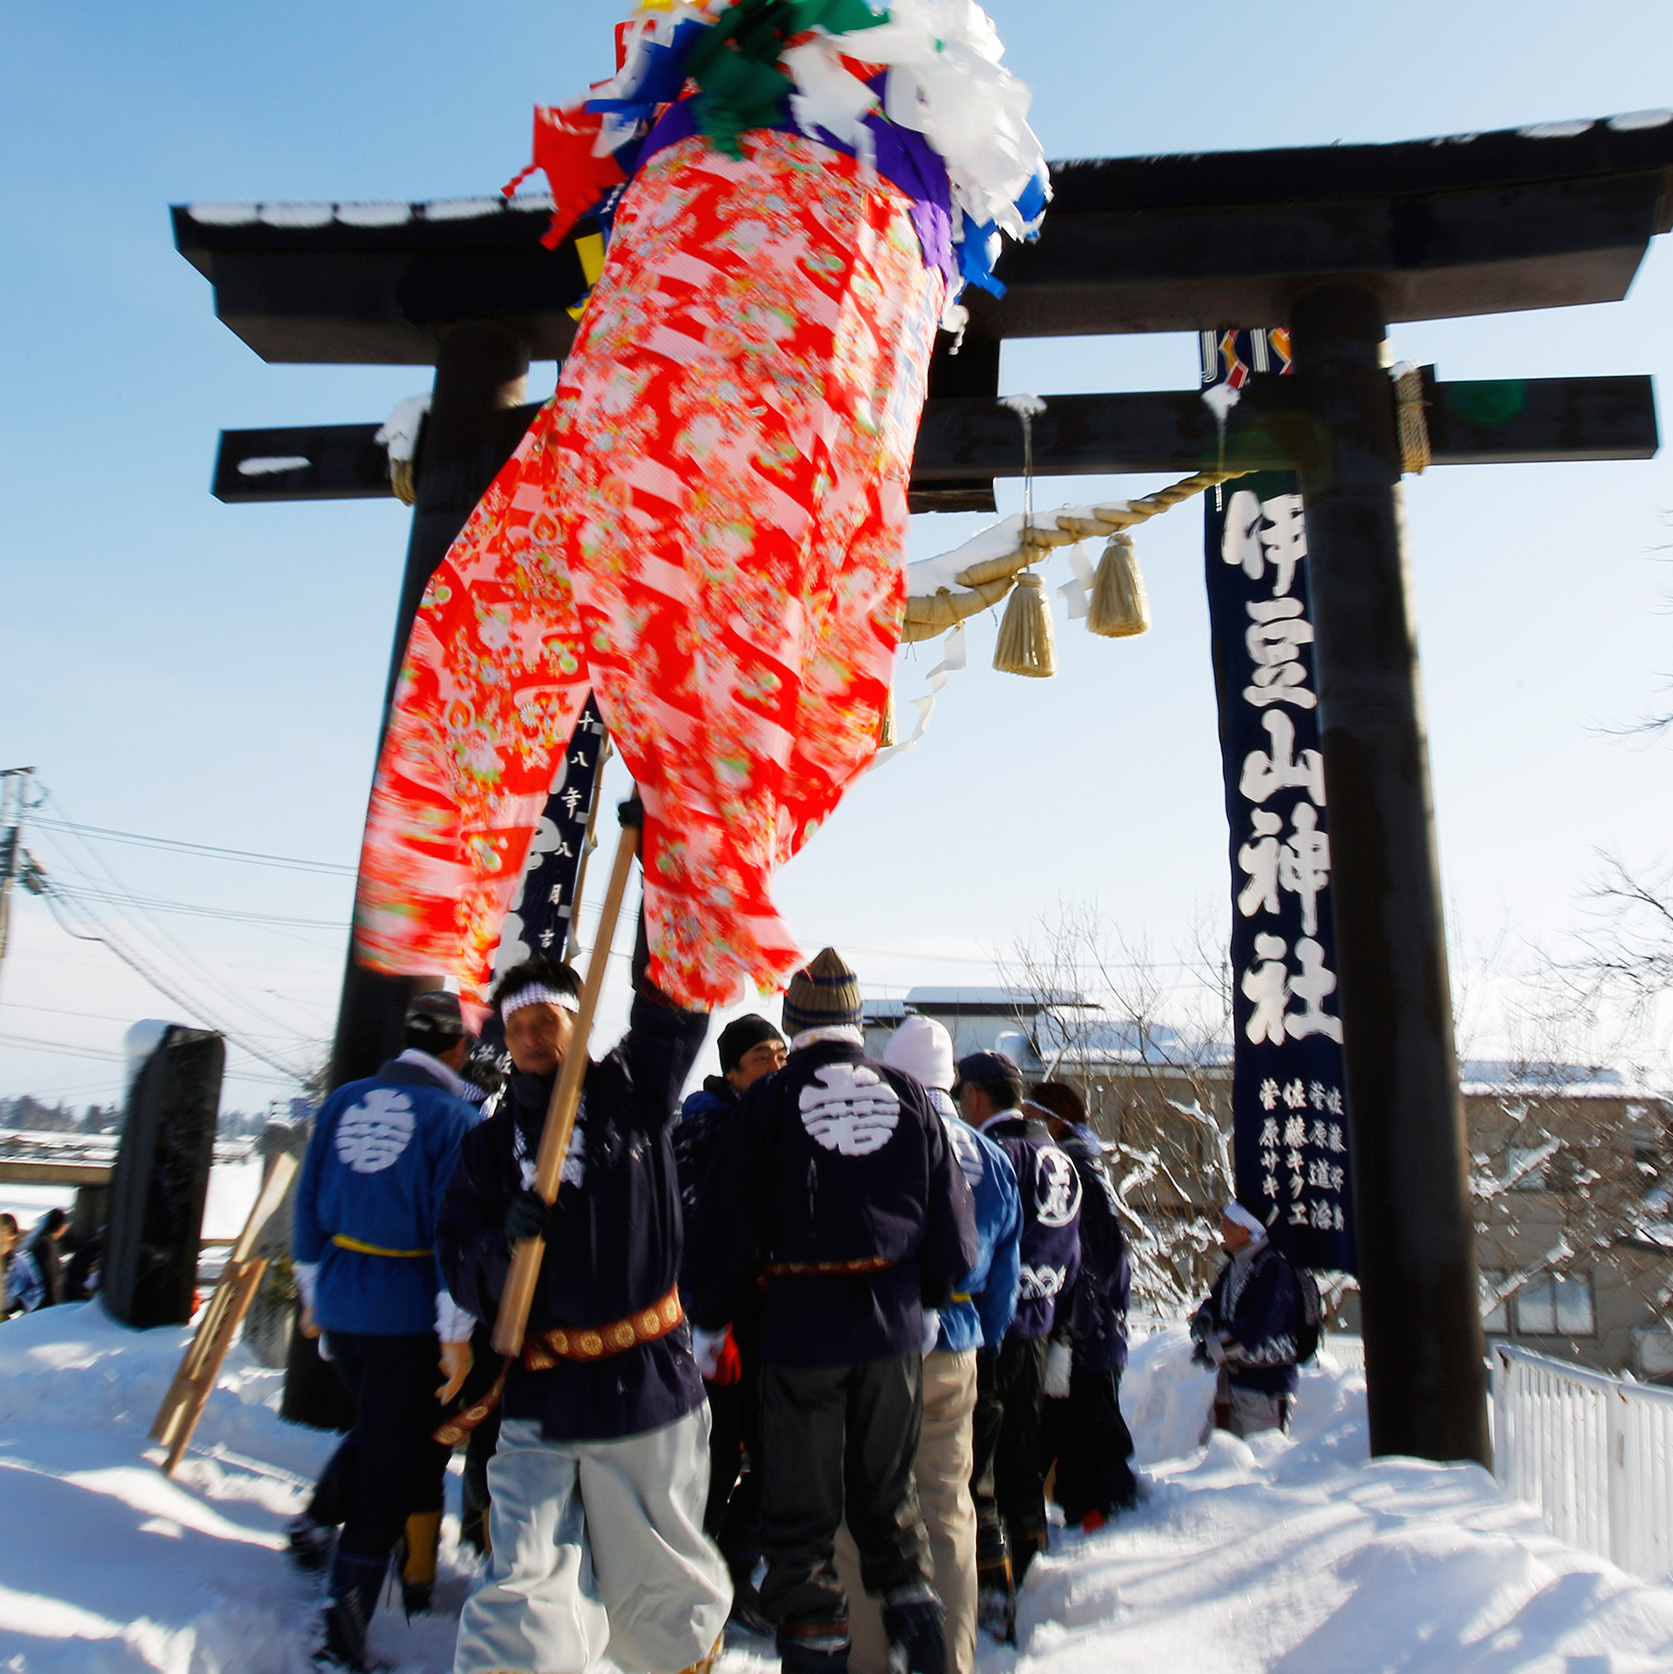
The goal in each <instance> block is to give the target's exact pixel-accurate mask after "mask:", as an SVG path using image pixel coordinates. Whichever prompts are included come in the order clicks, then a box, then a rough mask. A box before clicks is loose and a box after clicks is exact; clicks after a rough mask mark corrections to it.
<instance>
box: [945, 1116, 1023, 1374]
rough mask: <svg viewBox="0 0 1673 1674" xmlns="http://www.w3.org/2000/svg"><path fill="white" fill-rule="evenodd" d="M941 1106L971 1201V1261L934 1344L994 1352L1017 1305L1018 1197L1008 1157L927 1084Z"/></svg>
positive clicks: (1019, 1256) (950, 1349)
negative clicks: (974, 1244)
mask: <svg viewBox="0 0 1673 1674" xmlns="http://www.w3.org/2000/svg"><path fill="white" fill-rule="evenodd" d="M926 1090H927V1091H928V1093H929V1097H930V1102H931V1103H932V1104H933V1105H934V1106H935V1107H936V1109H937V1110H939V1111H940V1112H941V1118H942V1120H943V1121H944V1122H945V1123H946V1124H947V1137H948V1139H949V1140H951V1141H952V1147H953V1156H954V1157H955V1158H956V1159H957V1161H958V1165H959V1168H960V1170H961V1171H962V1172H963V1174H964V1179H965V1184H966V1185H968V1186H969V1187H970V1195H971V1197H972V1198H974V1199H975V1202H976V1242H977V1244H978V1245H979V1246H980V1249H979V1251H978V1254H977V1256H976V1265H975V1266H974V1267H972V1268H971V1269H970V1271H969V1272H968V1273H966V1274H965V1276H964V1278H963V1279H962V1280H961V1281H960V1282H959V1284H958V1286H957V1288H956V1289H955V1291H954V1293H953V1298H954V1299H953V1300H952V1301H951V1302H949V1303H948V1304H947V1306H946V1307H945V1308H943V1309H942V1310H941V1335H940V1337H939V1338H938V1339H937V1340H936V1345H935V1346H936V1347H937V1348H938V1349H945V1350H947V1351H948V1352H949V1353H952V1354H959V1353H962V1352H963V1351H964V1350H965V1349H986V1351H987V1352H988V1353H990V1354H997V1353H998V1352H999V1345H1000V1344H1001V1343H1002V1342H1003V1341H1004V1340H1005V1333H1006V1331H1008V1330H1009V1329H1010V1325H1011V1320H1012V1319H1013V1317H1014V1316H1015V1314H1016V1311H1017V1281H1018V1276H1019V1273H1020V1270H1021V1266H1022V1253H1021V1251H1022V1201H1021V1199H1020V1198H1019V1196H1018V1195H1017V1175H1016V1170H1015V1169H1014V1168H1012V1167H1011V1159H1010V1158H1009V1157H1007V1156H1006V1155H1005V1153H1004V1152H1003V1151H1002V1150H1001V1149H1000V1148H999V1147H998V1146H997V1145H995V1144H994V1142H993V1141H992V1140H991V1139H988V1138H987V1137H986V1136H985V1135H983V1134H979V1133H977V1132H976V1130H975V1129H974V1128H973V1127H971V1126H970V1124H969V1123H968V1122H966V1121H964V1120H963V1119H962V1118H961V1117H960V1116H959V1115H958V1113H957V1111H955V1110H954V1108H953V1101H952V1100H951V1099H950V1098H948V1097H947V1095H946V1094H945V1093H943V1092H942V1091H941V1090H940V1089H939V1088H938V1087H931V1088H928V1089H926Z"/></svg>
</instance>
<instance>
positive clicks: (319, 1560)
mask: <svg viewBox="0 0 1673 1674" xmlns="http://www.w3.org/2000/svg"><path fill="white" fill-rule="evenodd" d="M285 1542H286V1547H287V1549H288V1551H289V1552H290V1560H291V1562H292V1563H293V1564H295V1565H296V1567H297V1568H298V1569H301V1570H306V1571H307V1572H308V1573H309V1574H310V1575H312V1574H315V1573H317V1572H318V1571H319V1570H322V1569H324V1568H325V1567H326V1566H327V1565H328V1564H329V1563H330V1562H331V1554H332V1553H333V1552H334V1551H335V1550H336V1547H337V1531H336V1530H335V1529H334V1528H331V1527H330V1526H329V1525H328V1524H324V1523H316V1522H315V1521H314V1520H313V1518H312V1517H310V1516H309V1515H308V1514H307V1512H303V1513H302V1514H301V1515H300V1516H298V1517H293V1518H291V1520H290V1521H289V1522H288V1523H287V1524H285Z"/></svg>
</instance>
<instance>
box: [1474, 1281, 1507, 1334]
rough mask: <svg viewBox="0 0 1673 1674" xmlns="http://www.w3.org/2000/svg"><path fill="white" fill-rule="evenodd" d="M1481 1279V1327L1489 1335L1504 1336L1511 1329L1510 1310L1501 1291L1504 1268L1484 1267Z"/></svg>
mask: <svg viewBox="0 0 1673 1674" xmlns="http://www.w3.org/2000/svg"><path fill="white" fill-rule="evenodd" d="M1479 1277H1480V1281H1481V1329H1482V1330H1483V1331H1485V1332H1486V1333H1487V1335H1488V1336H1489V1337H1503V1336H1505V1335H1506V1334H1507V1333H1508V1332H1509V1331H1510V1310H1509V1308H1508V1307H1507V1306H1506V1304H1505V1299H1504V1297H1502V1296H1501V1295H1500V1294H1499V1292H1500V1291H1501V1290H1503V1288H1504V1282H1505V1275H1504V1269H1503V1268H1500V1267H1483V1268H1482V1269H1481V1272H1480V1275H1479Z"/></svg>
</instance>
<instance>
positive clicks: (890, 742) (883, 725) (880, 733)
mask: <svg viewBox="0 0 1673 1674" xmlns="http://www.w3.org/2000/svg"><path fill="white" fill-rule="evenodd" d="M899 742H900V729H899V726H898V724H897V723H896V721H895V694H894V692H893V691H892V690H891V691H890V692H889V694H888V696H887V697H885V698H884V700H883V713H882V714H881V715H879V716H878V717H877V748H878V749H880V750H892V749H893V748H894V747H895V745H897V744H898V743H899Z"/></svg>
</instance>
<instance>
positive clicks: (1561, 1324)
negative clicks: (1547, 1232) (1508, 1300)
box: [1516, 1273, 1597, 1337]
mask: <svg viewBox="0 0 1673 1674" xmlns="http://www.w3.org/2000/svg"><path fill="white" fill-rule="evenodd" d="M1516 1329H1517V1330H1518V1331H1519V1332H1520V1333H1521V1334H1522V1335H1523V1336H1524V1337H1591V1336H1594V1335H1595V1334H1596V1332H1597V1311H1596V1309H1595V1307H1594V1306H1593V1302H1592V1280H1591V1275H1590V1274H1587V1273H1547V1274H1546V1275H1545V1276H1544V1277H1543V1278H1539V1279H1534V1280H1531V1281H1530V1282H1529V1283H1528V1284H1525V1285H1524V1286H1523V1287H1522V1289H1521V1290H1520V1291H1518V1292H1517V1295H1516Z"/></svg>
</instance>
